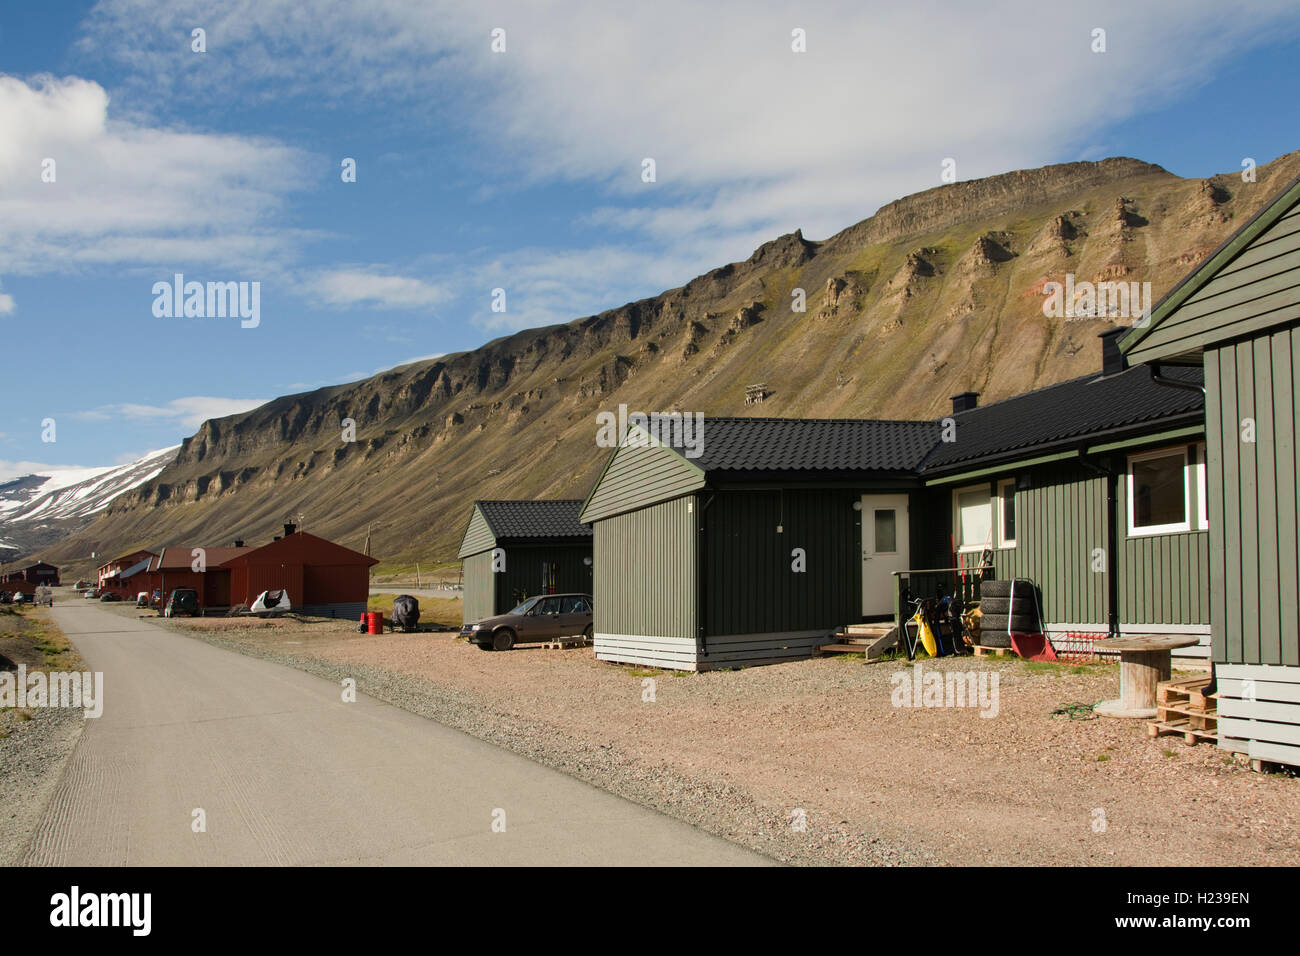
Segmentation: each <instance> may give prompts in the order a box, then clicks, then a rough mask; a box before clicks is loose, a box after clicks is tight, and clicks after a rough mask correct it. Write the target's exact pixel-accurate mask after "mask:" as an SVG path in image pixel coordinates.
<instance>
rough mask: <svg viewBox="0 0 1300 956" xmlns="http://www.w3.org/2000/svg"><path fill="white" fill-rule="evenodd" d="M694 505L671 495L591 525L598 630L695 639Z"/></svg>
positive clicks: (686, 499)
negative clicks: (669, 498)
mask: <svg viewBox="0 0 1300 956" xmlns="http://www.w3.org/2000/svg"><path fill="white" fill-rule="evenodd" d="M695 507H696V500H695V497H694V496H690V497H687V498H676V499H674V500H672V501H665V502H663V503H661V504H657V505H651V506H649V507H646V508H642V509H641V510H639V511H633V512H631V513H628V514H620V515H616V516H614V517H610V518H606V519H604V520H602V521H600V522H598V523H597V524H596V525H595V526H594V528H593V530H594V532H595V542H594V543H595V587H596V591H595V598H596V631H597V632H598V633H604V634H643V635H652V636H657V637H670V638H680V639H684V640H690V641H694V640H695V636H696V623H697V619H696V614H695V606H696V586H697V579H696V569H697V563H696V555H697V552H698V547H697V536H696V531H695V518H696V516H695V514H694V508H695ZM598 643H599V639H598Z"/></svg>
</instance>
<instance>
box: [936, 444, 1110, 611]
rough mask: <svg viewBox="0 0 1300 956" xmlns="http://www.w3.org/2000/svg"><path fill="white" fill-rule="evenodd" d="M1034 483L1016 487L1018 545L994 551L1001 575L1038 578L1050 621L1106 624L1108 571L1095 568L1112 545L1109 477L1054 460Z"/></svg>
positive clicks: (1034, 476)
mask: <svg viewBox="0 0 1300 956" xmlns="http://www.w3.org/2000/svg"><path fill="white" fill-rule="evenodd" d="M1003 477H1005V478H1011V477H1016V476H1015V475H1014V474H1013V473H1009V474H1007V475H1004V476H1003ZM1029 484H1030V487H1028V488H1019V489H1017V490H1016V546H1015V547H1014V548H999V549H997V550H996V551H994V553H993V565H994V569H995V576H996V577H998V578H1029V579H1030V580H1032V581H1033V582H1034V583H1035V584H1037V585H1038V587H1039V589H1040V590H1041V591H1042V595H1043V617H1044V618H1045V622H1046V623H1049V624H1057V623H1060V624H1086V625H1089V626H1095V627H1099V628H1102V629H1104V628H1105V627H1106V624H1107V621H1106V575H1105V574H1104V573H1102V574H1099V573H1097V572H1095V571H1093V570H1092V552H1093V549H1094V548H1104V547H1105V546H1106V534H1105V528H1106V479H1105V478H1103V477H1102V476H1101V475H1098V474H1096V473H1094V472H1091V471H1087V470H1086V469H1082V468H1078V467H1068V468H1067V467H1059V466H1049V467H1046V468H1040V469H1034V470H1032V471H1030V473H1029ZM991 487H996V485H991ZM947 507H948V510H949V513H950V514H951V511H952V502H951V497H950V499H949V501H948V503H947Z"/></svg>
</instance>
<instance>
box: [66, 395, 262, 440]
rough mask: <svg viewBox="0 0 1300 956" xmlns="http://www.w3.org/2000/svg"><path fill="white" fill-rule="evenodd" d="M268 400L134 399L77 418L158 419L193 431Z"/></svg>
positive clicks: (206, 397)
mask: <svg viewBox="0 0 1300 956" xmlns="http://www.w3.org/2000/svg"><path fill="white" fill-rule="evenodd" d="M266 401H267V400H266V399H264V398H214V397H210V396H204V395H190V396H186V397H185V398H174V399H172V400H171V401H170V402H168V403H167V404H166V405H143V404H138V403H134V402H119V403H116V404H112V405H100V406H99V407H98V408H92V409H87V410H86V411H82V412H76V413H74V417H76V418H80V419H85V420H88V421H113V420H115V419H128V420H130V421H136V422H155V423H159V424H165V425H177V426H180V427H183V428H186V429H188V430H190V431H193V430H194V429H196V428H198V427H199V426H200V425H202V424H203V423H204V422H205V421H207V420H208V419H211V418H225V417H226V416H227V415H238V414H239V413H241V412H247V411H250V410H252V409H254V408H257V407H258V406H259V405H263V404H265V403H266Z"/></svg>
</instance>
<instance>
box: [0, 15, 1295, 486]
mask: <svg viewBox="0 0 1300 956" xmlns="http://www.w3.org/2000/svg"><path fill="white" fill-rule="evenodd" d="M701 6H702V5H699V4H692V3H686V2H678V0H658V2H656V3H655V4H649V5H647V4H640V5H635V6H633V5H620V4H605V5H592V4H576V3H563V2H555V3H545V4H543V3H536V2H527V3H523V2H520V3H499V4H493V3H482V4H451V3H440V2H434V0H431V2H410V3H404V2H396V0H382V2H381V0H377V2H374V3H370V4H349V3H340V2H333V0H330V2H312V0H292V2H290V0H261V2H237V3H227V4H213V3H190V2H187V0H181V2H163V0H104V2H100V3H87V2H83V3H60V4H46V5H40V4H29V5H23V6H22V7H19V6H18V5H16V4H8V5H6V9H5V11H4V12H3V13H0V334H2V335H3V340H4V342H5V344H6V346H7V347H6V348H5V354H6V358H7V361H6V362H5V365H4V385H5V388H4V394H5V395H6V397H7V408H8V414H7V415H6V416H4V417H3V419H2V420H0V477H5V476H9V475H13V474H20V473H25V472H29V471H33V470H41V469H42V468H44V467H45V466H50V465H53V466H68V465H74V464H75V465H82V466H87V465H103V464H110V463H113V462H116V461H125V460H130V459H131V458H133V457H136V456H138V455H140V454H143V453H144V452H145V451H146V450H149V449H154V448H161V447H164V446H167V445H171V444H174V443H176V442H178V441H179V440H180V439H181V438H183V437H185V436H186V435H189V434H191V433H192V432H193V431H194V429H195V428H196V427H197V425H198V423H199V422H200V421H202V419H203V418H205V417H210V416H213V415H220V414H228V413H231V412H234V411H239V410H242V409H245V408H248V407H251V406H252V405H254V404H257V403H258V401H260V400H266V399H269V398H273V397H275V396H277V395H282V394H287V393H290V392H295V391H303V390H306V389H309V388H314V387H317V386H320V385H325V384H332V383H336V382H342V381H348V380H352V379H356V378H360V377H364V376H366V375H369V374H372V373H373V372H375V371H377V370H380V369H383V368H387V367H391V366H393V365H397V364H401V363H403V362H406V361H411V360H415V359H417V358H421V357H425V356H431V355H436V354H442V353H447V352H455V351H460V350H463V349H469V348H473V347H475V346H477V345H480V344H482V343H484V342H486V341H488V340H490V339H492V338H495V337H497V336H499V335H503V334H507V333H509V332H511V331H514V330H516V329H519V328H524V327H528V326H536V325H543V324H548V323H551V322H560V321H567V320H569V319H573V318H577V317H580V316H584V315H588V314H591V313H594V312H597V311H600V310H602V309H605V308H609V307H613V306H618V305H621V304H623V303H624V302H627V301H630V300H633V299H637V298H640V297H643V296H647V295H652V294H654V293H656V292H659V291H661V290H663V289H665V288H670V287H673V286H676V285H680V284H682V283H684V282H686V281H687V280H689V279H690V278H692V277H693V276H695V275H697V274H699V273H701V272H703V271H706V270H708V269H710V268H713V267H715V266H717V265H720V264H722V263H724V262H727V261H733V260H736V259H741V258H744V257H746V256H748V254H749V253H750V252H751V251H752V250H753V248H754V247H756V246H757V245H758V244H760V243H761V242H763V241H766V240H767V239H770V238H772V237H774V236H776V235H779V234H781V233H784V232H789V231H791V230H793V229H795V228H802V229H803V230H804V234H805V235H807V236H808V237H810V238H814V239H822V238H825V237H827V236H829V235H831V234H833V233H834V232H836V231H838V230H840V229H842V228H844V227H846V226H848V225H851V224H852V223H854V222H857V221H859V220H861V219H863V218H865V217H866V216H868V215H870V214H871V213H872V212H873V211H874V210H875V209H876V208H877V207H878V206H879V205H881V204H883V203H885V202H889V201H891V200H893V199H896V198H899V197H900V196H903V195H906V194H908V193H911V192H915V191H918V190H922V189H927V188H930V187H932V186H936V185H939V182H940V180H939V175H940V170H941V165H940V164H941V162H942V160H943V159H945V158H947V157H952V158H954V159H955V160H956V161H957V173H958V177H959V178H961V179H971V178H977V177H980V176H986V175H991V174H994V173H999V172H1004V171H1007V170H1010V169H1018V168H1027V167H1035V166H1040V165H1043V164H1045V163H1054V162H1069V161H1074V160H1078V159H1099V158H1102V157H1105V156H1113V155H1129V156H1135V157H1138V158H1140V159H1144V160H1147V161H1150V162H1155V163H1159V164H1161V165H1163V166H1165V167H1166V168H1167V169H1169V170H1171V171H1172V172H1175V173H1177V174H1179V175H1183V176H1207V175H1210V174H1213V173H1216V172H1231V171H1234V170H1237V169H1239V168H1240V164H1241V161H1242V159H1243V158H1244V157H1251V158H1254V159H1255V160H1257V161H1258V162H1261V163H1263V162H1267V161H1268V160H1271V159H1274V158H1275V157H1277V156H1278V155H1281V154H1283V153H1286V152H1289V151H1291V150H1293V149H1296V148H1300V133H1298V132H1297V131H1298V130H1300V96H1298V95H1297V94H1298V93H1300V70H1297V69H1296V67H1295V65H1294V64H1296V63H1297V62H1300V56H1298V54H1300V8H1297V7H1296V6H1295V5H1294V4H1287V3H1231V2H1215V3H1209V2H1201V0H1185V2H1177V3H1174V2H1169V3H1145V4H1141V5H1133V4H1130V3H1128V2H1100V3H1089V4H1075V5H1069V8H1068V9H1060V10H1049V9H1045V8H1044V7H1045V5H1041V4H1036V3H1019V2H1018V3H998V2H990V3H984V4H979V5H970V4H957V3H952V4H942V3H924V2H922V3H909V4H883V3H881V4H874V3H862V2H834V0H828V2H824V3H818V4H814V5H801V4H788V3H758V2H738V0H736V2H733V0H719V2H716V3H711V4H709V5H707V6H704V8H703V9H699V8H700V7H701ZM1062 6H1064V5H1062ZM1134 6H1140V9H1132V7H1134ZM195 28H202V29H203V30H204V31H205V45H206V51H205V52H195V51H194V50H193V49H192V44H193V39H192V31H193V29H195ZM497 28H500V29H502V30H504V31H505V49H504V51H503V52H496V51H494V50H493V49H492V31H493V30H494V29H497ZM1097 28H1101V29H1104V30H1105V31H1106V33H1105V43H1106V49H1105V52H1102V53H1098V52H1094V51H1093V49H1092V46H1093V43H1094V41H1093V30H1094V29H1097ZM795 29H801V30H803V31H805V35H806V52H801V53H796V52H795V51H794V50H792V48H791V47H792V31H793V30H795ZM345 157H351V158H353V159H355V160H356V164H357V179H356V182H352V183H345V182H343V181H342V180H341V177H340V170H341V166H340V164H341V162H342V161H343V159H344V158H345ZM646 157H650V158H653V159H654V160H655V164H656V181H655V182H653V183H646V182H643V181H642V175H641V174H642V161H643V159H645V158H646ZM46 159H53V160H54V161H55V179H54V181H53V182H43V181H42V169H43V165H42V164H43V162H44V161H45V160H46ZM175 273H183V274H184V275H185V276H186V278H187V279H188V280H198V281H201V282H207V281H217V282H228V281H234V282H240V281H243V282H253V281H256V282H259V283H260V289H261V303H260V305H261V310H260V323H259V324H258V326H257V327H256V328H241V326H240V322H239V320H238V319H230V318H174V317H172V318H168V317H158V316H155V315H154V312H153V303H154V295H153V292H152V287H153V285H154V283H155V282H158V281H167V282H170V281H171V278H172V276H173V275H174V274H175ZM498 287H499V288H503V289H505V290H506V310H507V311H506V312H505V313H504V314H501V313H494V312H493V311H492V310H491V302H492V290H493V289H494V288H498ZM47 418H53V419H54V420H55V423H56V433H55V435H56V441H54V442H44V441H42V433H43V427H42V422H43V420H45V419H47Z"/></svg>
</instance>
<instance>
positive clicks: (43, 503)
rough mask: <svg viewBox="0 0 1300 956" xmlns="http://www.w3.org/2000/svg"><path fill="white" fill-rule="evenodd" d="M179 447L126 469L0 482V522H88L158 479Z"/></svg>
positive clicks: (60, 471) (56, 471)
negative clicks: (78, 520) (116, 500)
mask: <svg viewBox="0 0 1300 956" xmlns="http://www.w3.org/2000/svg"><path fill="white" fill-rule="evenodd" d="M180 447H181V446H180V445H173V446H172V447H170V448H163V449H160V450H158V451H151V452H149V453H148V454H147V455H145V456H144V457H142V458H137V459H136V460H135V461H133V462H130V463H129V464H126V465H106V466H102V467H98V468H51V469H49V473H48V474H44V475H22V476H20V477H17V478H11V479H9V480H8V481H3V482H0V522H2V523H3V524H4V525H12V524H16V523H18V522H27V521H35V520H41V521H49V520H56V519H63V518H88V517H90V516H91V515H94V514H97V513H99V512H100V511H103V510H104V509H105V508H106V507H108V505H109V503H110V502H111V501H112V500H113V499H114V498H116V497H117V496H118V495H121V494H123V493H124V492H127V491H130V490H131V489H132V488H137V487H139V486H140V485H142V484H144V483H145V482H146V481H149V480H150V479H151V478H154V477H155V476H157V475H158V473H159V472H161V471H162V470H163V469H164V468H166V467H167V466H168V465H170V464H171V463H172V462H173V461H175V460H176V453H177V452H178V451H179V450H180ZM2 541H3V538H2V537H0V542H2ZM0 546H3V545H2V544H0Z"/></svg>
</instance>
